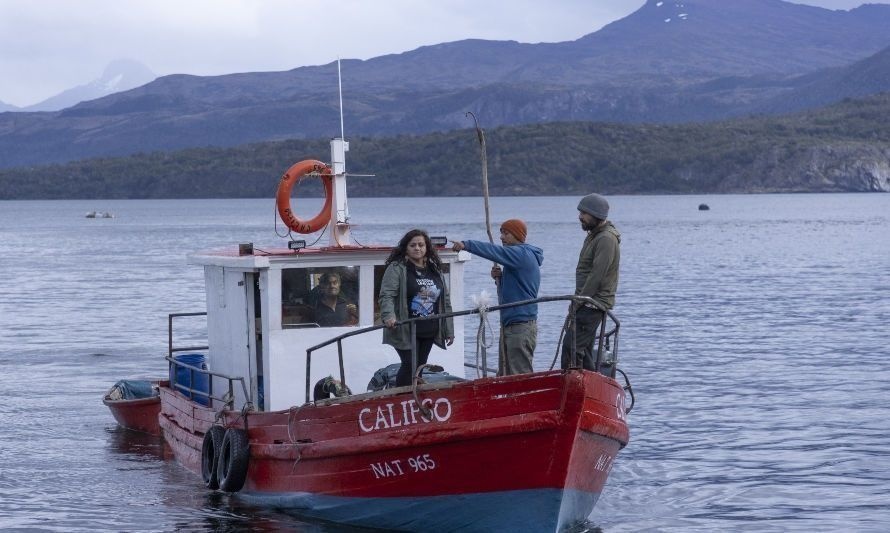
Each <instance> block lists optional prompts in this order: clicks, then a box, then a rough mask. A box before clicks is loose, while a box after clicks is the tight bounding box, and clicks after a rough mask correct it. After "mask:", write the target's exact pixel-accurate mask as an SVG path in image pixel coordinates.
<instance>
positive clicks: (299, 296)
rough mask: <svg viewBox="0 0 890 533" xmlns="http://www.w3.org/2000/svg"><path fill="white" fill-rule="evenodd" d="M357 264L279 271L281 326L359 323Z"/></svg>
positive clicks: (327, 325) (348, 324)
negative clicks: (355, 265)
mask: <svg viewBox="0 0 890 533" xmlns="http://www.w3.org/2000/svg"><path fill="white" fill-rule="evenodd" d="M358 272H359V269H358V267H354V266H347V267H318V268H286V269H283V270H282V271H281V327H282V328H283V329H289V328H328V327H342V326H355V325H356V324H358V305H359V281H358Z"/></svg>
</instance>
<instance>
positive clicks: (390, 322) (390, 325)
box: [383, 317, 396, 329]
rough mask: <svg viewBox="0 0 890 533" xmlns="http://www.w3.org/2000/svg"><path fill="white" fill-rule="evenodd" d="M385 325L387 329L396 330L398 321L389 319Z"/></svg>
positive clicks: (384, 322)
mask: <svg viewBox="0 0 890 533" xmlns="http://www.w3.org/2000/svg"><path fill="white" fill-rule="evenodd" d="M383 324H385V325H386V327H388V328H390V329H392V328H394V327H395V326H396V319H395V318H393V317H389V318H387V319H386V320H384V321H383Z"/></svg>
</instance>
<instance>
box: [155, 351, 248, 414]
mask: <svg viewBox="0 0 890 533" xmlns="http://www.w3.org/2000/svg"><path fill="white" fill-rule="evenodd" d="M164 359H166V360H167V361H169V362H170V364H172V365H173V366H174V367H179V368H187V369H188V371H189V384H190V385H191V384H194V382H195V372H197V373H199V374H204V375H207V376H210V377H211V379H209V380H208V390H207V392H204V391H202V390H198V389H193V388H191V387H186V386H185V385H182V384H179V383H176V380H175V379H174V380H171V384H170V388H172V389H173V390H178V391H188V393H189V399H194V397H195V396H196V395H197V396H200V397H203V398H207V399H209V400H219V401H220V402H222V403H223V405H224V406H225V407H226V408H228V409H233V408H234V405H235V391H234V387H233V384H232V382H233V381H238V382H240V383H241V392H243V393H244V397H245V398H247V401H248V402H250V403H253V401H252V400H251V397H250V393H249V392H248V391H247V384H246V383H244V377H240V376H239V377H234V376H229V375H226V374H223V373H221V372H214V371H212V370H205V369H203V368H198V367H196V366H192V365H189V364H186V363H183V362H181V361H177V360H176V359H174V358H173V357H169V356H168V357H165V358H164ZM174 376H175V372H174ZM214 377H217V378H220V379H224V380H226V381H227V382H228V385H229V387H228V389H229V390H228V393H227V394H226V395H224V396H214V395H213V379H212V378H214Z"/></svg>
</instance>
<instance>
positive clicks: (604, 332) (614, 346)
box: [306, 295, 620, 403]
mask: <svg viewBox="0 0 890 533" xmlns="http://www.w3.org/2000/svg"><path fill="white" fill-rule="evenodd" d="M558 301H568V302H573V303H574V304H575V305H571V306H570V307H569V313H568V316H567V317H566V320H565V322H564V324H563V331H562V334H560V340H559V343H557V348H558V347H559V345H561V344H562V341H563V334H564V333H565V332H566V331H567V330H568V329H570V328H572V329H573V328H574V325H575V313H576V311H577V310H578V309H579V308H580V307H581V306H588V307H592V308H594V309H596V310H598V311H600V312H601V313H603V317H604V319H603V320H600V324H599V326H598V333H597V335H596V338H595V340H594V345H595V346H596V363H595V371H597V372H600V373H603V374H605V375H608V376H609V377H612V378H614V377H615V371H616V368H617V365H618V328H619V327H620V322H619V321H618V319H617V318H616V317H615V315H614V314H613V313H612V311H610V310H609V309H606V308H605V307H603V306H602V305H601V304H599V303H598V302H596V301H595V300H593V299H592V298H590V297H588V296H575V295H565V296H544V297H540V298H533V299H530V300H522V301H519V302H511V303H508V304H501V305H493V306H481V307H476V308H473V309H465V310H462V311H452V312H450V313H441V314H438V315H430V316H426V317H416V318H409V319H406V320H402V321H399V322H396V323H395V324H394V325H393V327H398V326H401V325H405V324H408V325H410V331H411V334H410V337H409V338H410V339H412V343H411V375H412V376H413V375H414V374H415V372H416V371H417V343H416V323H417V322H418V321H421V320H439V319H443V318H452V317H457V316H466V315H474V314H475V315H478V314H485V313H489V312H491V311H499V310H501V309H509V308H511V307H519V306H523V305H529V304H538V303H547V302H558ZM480 319H481V318H480ZM609 322H610V323H611V326H607V323H609ZM385 327H387V326H386V325H384V324H375V325H373V326H367V327H364V328H361V329H357V330H355V331H349V332H347V333H343V334H342V335H338V336H336V337H333V338H331V339H328V340H326V341H324V342H322V343H320V344H316V345H315V346H312V347H310V348H308V349H306V403H309V392H310V390H311V389H312V385H311V381H312V380H311V377H310V376H311V370H312V352H314V351H316V350H319V349H321V348H324V347H326V346H330V345H331V344H334V343H336V344H337V357H338V362H339V366H340V382H341V383H343V384H344V385H345V384H346V370H345V367H344V363H343V340H344V339H348V338H349V337H355V336H357V335H363V334H365V333H368V332H371V331H376V330H378V329H383V328H385ZM607 328H608V329H607ZM576 338H577V337H576V336H575V335H572V337H571V339H572V347H571V351H570V353H571V354H572V359H571V360H570V361H569V362H568V363H569V364H568V368H581V365H582V361H581V359H580V357H579V353H578V350H577V346H575V339H576ZM480 344H481V345H482V346H483V347H482V350H483V353H482V357H481V360H482V364H481V365H479V366H477V365H471V364H469V363H464V366H465V367H468V368H475V369H476V370H478V371H481V372H482V376H483V377H488V372H489V369H488V364H487V357H486V356H485V353H484V350H485V348H484V343H480ZM558 353H559V352H557V356H558ZM554 362H555V360H554ZM551 368H552V367H551Z"/></svg>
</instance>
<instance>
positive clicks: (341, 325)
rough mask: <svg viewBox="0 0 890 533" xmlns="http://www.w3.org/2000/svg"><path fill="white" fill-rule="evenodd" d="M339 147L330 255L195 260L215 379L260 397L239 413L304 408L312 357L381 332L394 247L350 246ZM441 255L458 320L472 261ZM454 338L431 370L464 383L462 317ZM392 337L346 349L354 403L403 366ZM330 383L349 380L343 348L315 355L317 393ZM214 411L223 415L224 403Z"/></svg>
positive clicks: (239, 399)
mask: <svg viewBox="0 0 890 533" xmlns="http://www.w3.org/2000/svg"><path fill="white" fill-rule="evenodd" d="M331 145H332V160H333V164H332V167H333V173H332V176H333V177H332V184H333V187H331V192H330V194H332V196H333V198H332V208H331V209H330V211H331V217H330V222H329V223H328V226H327V228H328V229H327V231H329V232H330V239H331V245H330V246H328V247H322V248H302V249H297V250H291V249H279V250H271V251H263V252H260V251H258V250H254V249H253V247H252V246H243V247H239V248H238V249H228V250H221V251H214V252H202V253H196V254H193V255H190V256H189V262H190V263H191V264H195V265H200V266H202V267H203V268H204V282H205V291H206V304H207V336H208V339H207V340H208V347H209V349H208V355H207V366H208V369H209V370H211V371H213V372H215V373H220V374H225V375H228V376H231V377H243V378H244V379H245V384H246V385H247V388H248V392H249V394H250V398H245V397H244V393H243V391H242V390H240V387H235V390H234V394H235V402H234V408H235V409H240V408H241V406H243V405H244V402H245V401H247V400H249V401H251V402H252V403H253V405H254V407H255V408H256V409H257V410H261V411H272V410H280V409H287V408H289V407H291V406H295V405H302V404H303V403H305V396H306V382H307V380H306V371H307V370H306V350H307V348H310V347H312V346H315V345H317V344H320V343H322V342H324V341H326V340H329V339H331V338H333V337H336V336H338V335H341V334H343V333H346V332H349V331H354V330H357V329H359V328H363V327H367V326H372V325H375V324H377V325H379V324H380V323H381V321H380V310H379V305H378V303H377V295H378V294H379V291H380V282H381V279H382V277H383V272H384V270H385V268H386V267H385V265H384V262H385V261H386V259H387V257H388V256H389V254H390V252H391V249H392V248H391V246H392V245H388V246H372V247H368V246H358V245H354V244H346V245H344V244H342V243H351V240H350V237H349V224H348V208H347V206H346V188H345V171H344V170H343V168H344V165H343V163H342V162H343V160H344V159H343V156H344V154H345V151H346V149H348V144H347V143H346V142H345V141H342V140H340V139H335V140H333V141H332V142H331ZM288 194H289V193H288ZM408 229H410V228H409V227H408V225H406V231H407V230H408ZM393 244H395V243H393ZM437 251H438V253H439V256H440V258H441V259H442V262H443V267H444V268H443V270H444V272H443V275H444V278H445V280H444V281H445V283H446V284H447V286H448V288H449V290H450V293H451V302H452V305H453V306H454V308H455V310H457V309H458V308H459V307H460V306H459V305H458V304H459V303H460V302H462V301H463V298H464V294H463V263H464V262H465V261H466V260H468V259H469V254H467V253H465V252H461V253H456V252H453V251H451V250H450V249H446V248H441V247H440V248H437ZM334 286H338V287H339V290H337V289H336V287H334ZM335 293H336V303H333V302H332V300H333V296H334V294H335ZM325 296H327V297H325ZM325 303H327V305H325ZM454 329H455V340H454V344H453V345H451V346H449V347H448V349H447V350H442V349H440V348H438V347H436V346H434V347H433V352H432V353H431V354H430V357H429V361H430V362H431V363H435V364H437V365H440V366H442V367H444V369H445V371H446V372H448V373H449V374H452V375H455V376H458V377H463V376H464V349H463V346H464V342H463V317H455V319H454ZM382 337H383V333H382V330H376V331H372V332H369V333H365V334H363V335H357V336H354V337H348V338H346V339H344V340H343V365H344V369H345V384H346V385H347V386H348V387H349V388H350V389H351V390H352V392H353V393H354V394H358V393H361V392H365V391H366V388H367V385H368V382H369V381H370V380H371V378H372V377H373V376H374V373H375V372H376V371H377V370H379V369H380V368H383V367H386V366H388V365H390V364H393V363H398V362H399V357H398V355H397V354H396V351H395V350H394V349H393V348H392V347H391V346H389V345H384V344H382V340H383V339H382ZM327 376H333V377H334V378H335V379H337V380H340V364H339V358H338V350H337V344H336V343H335V344H332V345H329V346H327V347H325V348H323V349H321V350H317V351H315V352H313V354H312V359H311V370H310V375H309V383H310V386H312V385H314V384H315V383H317V382H318V381H319V380H322V379H324V378H325V377H327ZM212 379H213V383H212V390H213V391H214V395H216V396H219V395H221V394H222V391H226V390H228V383H227V380H225V379H222V378H219V377H213V378H212ZM214 404H215V406H217V407H218V406H219V405H220V402H219V401H218V400H214Z"/></svg>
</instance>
